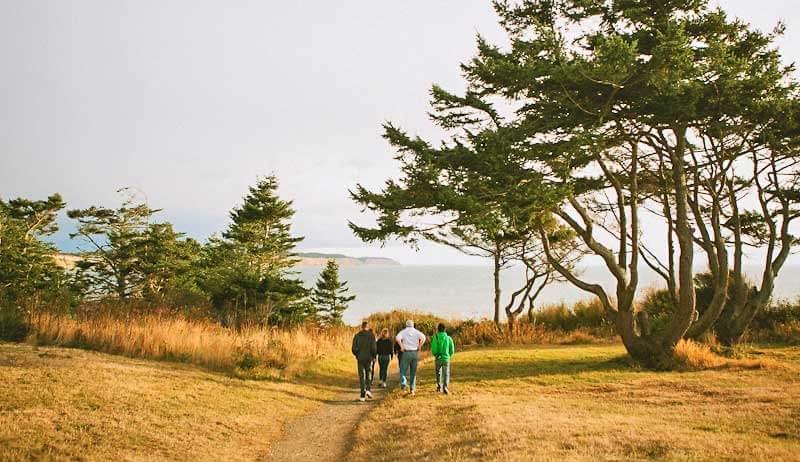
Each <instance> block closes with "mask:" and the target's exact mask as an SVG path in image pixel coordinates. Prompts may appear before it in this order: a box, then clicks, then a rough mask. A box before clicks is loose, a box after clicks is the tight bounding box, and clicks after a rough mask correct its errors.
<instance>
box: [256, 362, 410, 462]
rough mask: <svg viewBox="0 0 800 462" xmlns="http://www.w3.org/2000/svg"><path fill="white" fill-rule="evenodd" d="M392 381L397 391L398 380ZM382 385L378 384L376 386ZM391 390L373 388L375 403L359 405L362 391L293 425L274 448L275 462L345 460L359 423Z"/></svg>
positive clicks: (338, 399) (328, 403)
mask: <svg viewBox="0 0 800 462" xmlns="http://www.w3.org/2000/svg"><path fill="white" fill-rule="evenodd" d="M394 379H395V380H390V383H393V384H394V386H395V387H396V386H397V385H396V384H397V380H396V377H394ZM377 384H378V381H377V380H376V381H375V385H377ZM390 389H391V388H380V387H379V386H378V387H376V386H374V385H373V390H372V392H373V393H374V394H375V399H373V400H368V401H366V402H363V403H362V402H360V401H358V389H354V390H352V391H347V392H346V393H342V394H340V395H339V396H337V397H336V398H335V399H332V400H330V401H326V402H325V403H324V404H323V405H322V407H320V408H319V409H318V410H317V411H315V412H312V413H311V414H308V415H306V416H304V417H301V418H299V419H297V420H295V421H294V422H292V423H290V424H289V426H288V427H287V428H286V431H285V432H284V435H283V438H282V439H281V440H280V441H278V442H276V443H275V444H274V445H273V446H272V458H271V459H270V460H272V461H276V462H279V461H314V462H323V461H339V460H344V458H345V456H346V455H347V452H348V450H349V449H350V446H351V444H352V438H353V432H354V431H355V429H356V426H357V424H358V422H359V421H360V420H361V418H362V417H364V416H365V415H366V414H367V413H368V412H369V411H370V410H372V408H373V407H374V406H375V405H376V404H377V403H378V402H380V401H381V400H382V399H383V397H384V396H385V395H386V393H388V390H390Z"/></svg>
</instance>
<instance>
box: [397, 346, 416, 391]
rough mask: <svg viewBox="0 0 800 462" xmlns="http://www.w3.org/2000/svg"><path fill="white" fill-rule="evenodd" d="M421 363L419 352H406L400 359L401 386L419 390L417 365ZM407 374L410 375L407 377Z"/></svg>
mask: <svg viewBox="0 0 800 462" xmlns="http://www.w3.org/2000/svg"><path fill="white" fill-rule="evenodd" d="M418 362H419V352H418V351H404V352H403V357H402V358H400V386H401V387H411V390H416V389H417V363H418ZM406 372H408V373H409V374H408V375H406Z"/></svg>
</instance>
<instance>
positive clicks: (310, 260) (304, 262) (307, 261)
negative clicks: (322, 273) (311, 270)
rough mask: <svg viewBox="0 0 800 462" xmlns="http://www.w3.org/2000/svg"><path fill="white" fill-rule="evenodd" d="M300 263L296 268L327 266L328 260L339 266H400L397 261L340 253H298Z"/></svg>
mask: <svg viewBox="0 0 800 462" xmlns="http://www.w3.org/2000/svg"><path fill="white" fill-rule="evenodd" d="M297 257H298V258H299V259H300V262H298V263H297V265H296V266H325V263H326V262H327V261H328V260H336V263H338V264H339V266H364V265H370V266H399V265H400V263H398V262H397V261H396V260H392V259H391V258H384V257H350V256H348V255H344V254H339V253H320V252H298V253H297Z"/></svg>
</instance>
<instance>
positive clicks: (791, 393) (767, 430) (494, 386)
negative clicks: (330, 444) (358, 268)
mask: <svg viewBox="0 0 800 462" xmlns="http://www.w3.org/2000/svg"><path fill="white" fill-rule="evenodd" d="M679 345H681V344H679ZM701 350H702V355H701V356H702V357H704V358H705V359H708V358H714V361H715V362H717V361H720V362H722V363H723V364H725V367H718V366H720V364H719V363H716V364H714V365H713V366H714V370H705V371H697V372H652V371H647V370H643V369H640V368H637V367H633V366H632V365H631V363H630V360H629V359H628V358H627V357H626V355H625V350H624V348H623V347H622V346H621V345H618V344H615V345H580V346H550V347H492V348H481V349H474V350H469V351H465V352H461V353H457V354H456V356H455V358H454V360H453V366H452V367H453V380H454V381H453V383H452V385H451V392H452V394H451V395H449V396H444V395H441V394H436V393H435V392H434V382H433V370H432V367H431V366H430V365H425V366H423V369H422V370H421V372H420V374H421V375H420V379H419V382H420V388H419V390H418V393H417V396H416V397H415V398H409V397H407V396H405V395H404V394H401V393H399V392H396V393H393V394H392V395H390V397H389V398H388V399H387V400H386V401H384V403H383V404H382V405H381V406H380V407H378V408H376V409H375V411H373V412H372V413H371V415H370V418H369V419H368V421H365V422H364V423H363V424H362V425H361V426H360V427H359V428H358V429H357V432H356V441H355V444H354V446H353V450H352V453H351V454H350V456H349V458H348V460H354V461H368V460H369V461H376V460H377V461H382V460H386V461H388V460H396V456H397V455H398V454H403V457H405V458H408V459H413V460H454V461H461V460H507V461H531V460H644V459H659V460H664V459H666V460H792V459H794V458H796V454H797V453H798V451H800V432H799V431H798V428H800V426H798V416H799V415H800V400H798V399H797V397H798V396H800V381H798V372H800V350H798V349H797V348H762V349H758V350H756V351H754V352H753V354H756V355H758V356H759V357H761V358H764V360H762V361H761V362H760V363H758V366H755V365H754V364H755V363H752V364H742V363H739V362H737V361H735V360H734V361H731V360H728V359H723V358H719V357H717V356H714V355H713V354H711V353H710V352H709V351H707V350H703V349H702V348H701ZM678 351H679V352H681V351H683V353H679V354H684V355H686V356H687V357H688V358H690V359H691V361H696V360H697V359H698V356H699V355H698V354H697V353H696V352H690V351H687V348H686V347H682V346H679V348H678ZM745 366H746V367H745ZM753 367H755V368H753ZM400 415H402V416H403V418H402V419H397V418H396V417H397V416H400ZM389 422H391V424H390V423H389ZM385 425H390V426H391V428H392V437H391V438H374V432H375V429H376V428H379V427H381V428H382V427H383V426H385Z"/></svg>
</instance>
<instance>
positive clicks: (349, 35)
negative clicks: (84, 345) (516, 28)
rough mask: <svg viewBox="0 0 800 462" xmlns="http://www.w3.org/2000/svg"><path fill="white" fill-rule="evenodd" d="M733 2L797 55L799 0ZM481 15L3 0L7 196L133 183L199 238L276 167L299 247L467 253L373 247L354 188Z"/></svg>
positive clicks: (2, 170)
mask: <svg viewBox="0 0 800 462" xmlns="http://www.w3.org/2000/svg"><path fill="white" fill-rule="evenodd" d="M719 3H721V4H722V5H723V6H724V7H725V8H726V9H727V10H728V11H730V12H732V13H734V14H736V15H738V16H741V17H743V18H746V19H747V20H749V21H750V22H752V23H753V24H754V25H756V26H757V27H759V28H762V29H771V28H772V27H773V26H774V25H775V23H776V22H777V21H778V20H783V21H784V22H785V23H786V24H787V33H786V36H785V37H784V38H783V39H782V40H781V46H782V47H781V48H782V51H783V54H784V57H785V58H786V60H787V62H790V61H797V60H798V58H800V4H798V3H797V2H796V1H792V0H760V1H753V0H720V2H719ZM477 33H480V34H482V35H484V36H486V37H488V38H490V39H492V40H493V41H500V40H502V37H503V35H502V34H501V33H500V31H499V28H498V26H497V25H496V21H495V17H494V13H493V11H492V10H491V7H490V4H489V2H487V1H478V0H409V1H405V2H389V1H382V0H371V1H361V0H358V1H356V0H342V1H329V0H327V1H310V0H307V1H300V2H290V1H283V2H276V1H271V2H270V1H224V2H223V1H200V0H191V1H188V0H187V1H169V0H147V1H145V0H137V1H133V0H131V1H117V0H84V1H67V0H52V1H41V0H0V197H3V198H12V197H18V196H23V197H29V198H42V197H44V196H46V195H48V194H50V193H53V192H59V193H61V194H62V195H63V196H64V199H65V200H66V201H67V203H68V207H70V208H79V207H86V206H89V205H92V204H98V205H105V206H116V205H118V204H119V196H118V195H117V194H116V193H115V192H114V191H115V190H116V189H118V188H120V187H124V186H130V187H134V188H138V189H139V190H141V191H143V193H144V194H146V196H147V199H148V201H149V203H150V205H151V206H153V207H158V208H163V209H164V211H163V212H162V213H161V218H162V219H165V220H169V221H171V222H173V223H174V224H175V225H176V227H177V228H178V229H179V230H181V231H184V232H186V233H188V234H189V235H191V236H193V237H196V238H199V239H201V240H202V239H205V238H206V237H207V236H208V235H210V234H211V233H213V232H217V231H221V230H222V229H223V228H224V227H225V225H226V223H227V212H228V211H229V210H230V209H231V208H232V207H233V206H234V205H236V204H237V203H238V202H239V201H240V199H241V197H242V195H243V194H244V193H245V192H246V190H247V187H248V186H249V185H251V184H253V183H254V182H255V181H256V179H257V177H258V176H260V175H265V174H269V173H275V174H276V175H277V176H278V178H279V179H280V182H281V190H280V192H281V195H282V196H284V197H286V198H289V199H291V200H293V201H294V204H295V209H296V210H297V215H296V217H295V221H294V230H295V232H296V233H297V234H300V235H304V236H305V237H306V239H305V242H304V243H303V244H302V249H306V250H322V251H326V250H327V251H339V252H342V251H343V252H346V253H350V254H353V255H383V256H389V257H394V258H397V259H399V260H401V261H402V262H404V263H419V264H437V263H468V262H469V261H468V260H466V259H465V257H459V256H458V255H457V254H455V253H454V252H453V251H450V250H446V249H441V248H439V247H435V246H426V247H424V248H423V251H421V252H414V251H413V250H410V249H407V248H405V247H403V246H400V245H397V244H394V245H389V246H388V247H387V248H385V249H380V248H378V247H377V246H376V247H372V248H369V247H366V246H365V245H363V244H362V243H360V242H359V241H358V240H357V239H356V238H354V237H353V236H352V235H351V233H350V231H349V230H348V228H347V225H346V223H347V220H348V219H351V220H354V221H360V222H366V220H367V218H366V217H362V216H361V215H360V213H359V209H358V207H357V206H355V205H354V204H353V203H351V202H350V200H349V197H348V192H347V190H348V188H351V187H352V186H354V185H355V184H356V183H362V184H365V185H367V186H373V187H375V186H378V185H379V184H380V183H382V182H383V180H385V179H386V178H387V177H389V176H392V175H394V174H395V173H396V165H395V163H394V161H393V159H392V156H393V152H392V151H391V149H390V148H389V146H388V145H387V144H386V143H385V142H384V140H383V139H382V138H381V137H380V135H381V123H382V122H383V121H386V120H391V121H394V122H397V123H398V124H399V125H401V126H403V127H404V128H406V129H408V130H409V131H412V132H415V133H420V134H422V135H432V134H435V131H433V130H432V128H431V126H430V122H429V121H428V119H427V116H426V111H427V110H428V106H427V103H428V94H427V91H428V89H429V88H430V85H431V84H432V83H434V82H435V83H438V84H440V85H442V86H444V87H446V88H450V89H455V90H458V89H461V88H463V84H462V82H461V79H460V75H459V69H458V64H459V63H460V62H462V61H465V60H467V59H469V58H470V57H471V56H472V55H473V54H474V50H475V36H476V34H477ZM67 231H69V227H68V226H65V229H64V231H63V232H62V234H61V235H60V236H59V238H58V242H59V245H61V246H62V247H63V248H65V249H68V250H69V249H70V248H71V247H70V244H69V242H68V239H66V238H65V236H64V234H65V233H66V232H67Z"/></svg>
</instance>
